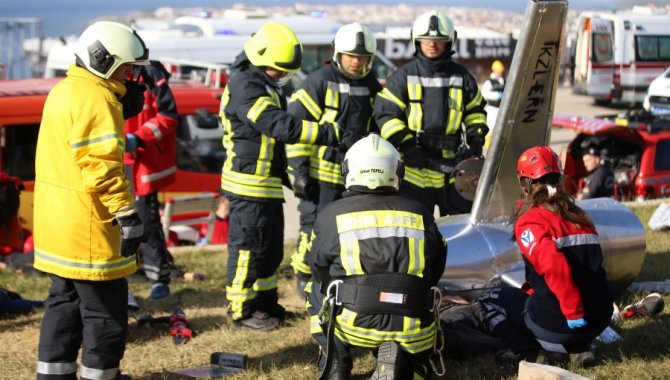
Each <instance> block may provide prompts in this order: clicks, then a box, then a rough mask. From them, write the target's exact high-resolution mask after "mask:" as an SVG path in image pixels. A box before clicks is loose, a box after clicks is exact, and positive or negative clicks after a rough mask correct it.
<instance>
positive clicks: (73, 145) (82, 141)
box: [70, 133, 125, 149]
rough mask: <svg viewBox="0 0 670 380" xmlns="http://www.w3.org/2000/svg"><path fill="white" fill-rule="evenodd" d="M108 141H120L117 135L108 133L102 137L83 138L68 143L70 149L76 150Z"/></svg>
mask: <svg viewBox="0 0 670 380" xmlns="http://www.w3.org/2000/svg"><path fill="white" fill-rule="evenodd" d="M108 140H118V141H122V140H121V139H120V138H119V135H117V134H116V133H110V134H107V135H102V136H92V137H83V138H81V139H79V140H77V141H75V142H71V143H70V148H72V149H78V148H81V147H84V146H87V145H91V144H96V143H100V142H103V141H108ZM122 145H123V146H125V143H124V144H122Z"/></svg>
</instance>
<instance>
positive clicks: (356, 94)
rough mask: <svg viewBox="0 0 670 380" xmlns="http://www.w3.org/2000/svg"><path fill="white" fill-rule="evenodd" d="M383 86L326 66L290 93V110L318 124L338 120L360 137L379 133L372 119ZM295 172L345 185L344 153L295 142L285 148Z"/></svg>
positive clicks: (290, 166) (296, 115)
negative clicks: (343, 176) (376, 98)
mask: <svg viewBox="0 0 670 380" xmlns="http://www.w3.org/2000/svg"><path fill="white" fill-rule="evenodd" d="M381 90H382V85H381V84H380V83H379V81H378V80H377V78H375V76H374V75H372V74H370V75H366V76H365V77H363V78H361V79H350V78H347V77H345V76H344V75H343V74H342V73H341V72H340V71H339V70H338V69H337V68H336V67H334V66H332V65H331V66H327V67H323V68H321V69H319V70H317V71H315V72H313V73H311V74H310V75H308V76H307V78H305V81H304V82H303V83H302V86H301V87H300V88H299V89H298V90H297V91H296V92H294V93H293V95H291V100H290V101H289V105H288V112H289V113H290V114H292V115H293V116H295V117H297V118H299V119H304V120H311V121H316V122H319V123H326V122H333V121H334V122H337V124H338V125H340V126H341V127H342V128H344V129H346V130H349V131H352V132H354V133H355V134H356V135H358V136H360V137H364V136H367V135H368V134H369V133H370V132H375V133H379V131H378V128H377V125H376V124H375V122H374V118H373V107H374V99H375V95H377V93H378V92H379V91H381ZM286 153H287V156H288V163H289V170H290V172H291V173H292V174H294V175H296V176H298V175H304V176H306V175H310V176H311V177H312V178H315V179H317V180H318V181H320V182H322V183H325V184H328V185H331V186H341V187H342V188H344V179H343V178H342V175H341V174H340V165H341V164H342V160H343V159H344V154H342V153H338V152H337V151H336V149H335V148H332V147H328V146H315V145H307V144H295V145H289V146H287V147H286Z"/></svg>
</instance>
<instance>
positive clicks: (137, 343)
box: [0, 206, 670, 380]
mask: <svg viewBox="0 0 670 380" xmlns="http://www.w3.org/2000/svg"><path fill="white" fill-rule="evenodd" d="M654 209H655V206H642V207H635V212H636V213H637V214H638V216H639V217H640V219H641V220H642V222H643V223H644V225H645V226H646V222H647V221H648V219H649V217H650V216H651V213H652V212H653V210H654ZM646 233H647V256H646V259H645V263H644V266H643V268H642V272H641V273H640V276H639V278H638V280H640V281H642V280H664V279H667V278H670V232H650V231H647V232H646ZM292 249H293V246H292V245H291V244H287V246H286V247H285V252H286V256H287V257H288V256H289V255H290V252H292ZM175 258H176V261H177V263H178V265H180V266H182V267H184V268H186V269H187V270H189V271H198V272H203V273H205V274H206V279H205V280H204V281H197V282H185V281H173V284H172V285H171V288H172V291H173V295H172V296H171V297H169V298H168V299H165V300H161V301H153V302H151V301H146V300H145V298H146V297H147V296H148V293H149V284H148V283H147V282H144V281H141V280H140V281H131V282H130V287H131V289H132V291H133V293H134V294H135V296H136V297H137V298H138V301H139V302H140V307H141V310H140V311H139V312H131V319H130V336H129V341H128V345H127V349H126V354H125V358H124V359H123V362H122V369H123V371H124V373H127V374H129V375H131V376H132V377H133V378H134V379H145V380H150V379H151V380H153V379H167V378H169V377H168V373H169V372H170V371H173V370H178V369H183V368H189V367H200V366H205V365H207V364H208V363H209V356H210V354H211V353H212V352H215V351H225V352H232V353H239V354H246V355H248V356H249V360H248V366H247V369H246V370H245V371H244V372H243V373H240V374H237V375H226V379H291V380H300V379H315V378H317V375H318V371H317V368H316V366H315V365H314V362H315V360H316V357H317V346H316V344H315V343H314V342H313V341H312V340H311V337H310V335H309V326H308V319H307V314H306V313H305V311H304V307H303V305H302V303H301V302H300V301H299V298H298V297H297V296H296V295H295V289H294V287H293V278H292V275H293V274H292V271H291V270H290V268H289V267H288V264H287V260H284V264H282V266H281V268H280V271H279V273H280V302H281V303H282V304H283V305H284V306H285V307H286V308H287V310H288V311H289V312H290V313H291V317H290V318H289V320H288V322H287V324H286V326H284V327H282V328H281V329H279V330H277V331H273V332H269V333H257V332H249V331H239V330H233V329H231V323H230V320H229V318H228V317H227V316H226V308H225V295H224V290H225V263H226V252H225V249H218V250H217V249H212V248H207V249H201V248H192V249H183V248H181V249H179V252H175ZM0 285H1V286H3V287H6V288H9V289H12V290H14V291H17V292H19V293H21V294H22V295H23V296H24V297H25V298H31V299H43V298H45V297H46V296H47V290H48V286H49V280H48V279H47V278H46V277H34V276H25V275H22V274H20V273H12V272H9V271H7V270H5V271H0ZM642 296H643V295H641V294H624V295H622V296H620V298H618V300H617V301H618V304H619V305H620V306H623V305H626V304H628V303H629V302H630V301H631V300H637V299H640V298H642ZM176 307H181V308H183V309H184V311H185V312H186V315H187V317H188V319H189V322H190V324H191V327H192V328H193V329H194V330H195V331H196V332H197V335H196V336H195V337H194V338H193V339H192V340H191V341H190V342H188V344H185V345H175V344H173V342H172V338H171V336H170V335H169V334H168V333H167V327H166V325H154V326H146V325H145V326H137V323H136V318H137V317H138V316H139V315H140V314H142V313H150V314H152V315H154V316H163V315H167V314H170V312H171V311H172V310H173V309H174V308H176ZM41 318H42V313H41V312H35V313H33V314H30V315H26V316H21V317H18V318H10V319H8V318H6V317H2V318H0V342H2V345H3V347H2V349H0V363H2V366H1V368H2V369H1V370H0V379H8V380H9V379H34V378H35V374H34V373H35V372H34V368H35V363H36V360H37V342H38V337H39V325H40V321H41ZM616 330H617V331H618V332H619V333H620V334H621V335H622V336H623V338H624V341H623V342H618V343H614V344H611V345H600V346H599V350H600V355H599V359H600V364H599V365H598V366H596V367H593V368H588V369H581V368H573V367H569V366H568V367H566V368H567V369H569V370H572V371H574V372H576V373H578V374H580V375H583V376H586V377H589V378H592V379H632V378H635V379H668V378H670V344H668V340H669V339H670V312H668V310H666V311H664V312H663V313H662V314H661V315H659V316H657V317H655V318H653V319H652V318H646V319H637V320H626V321H624V322H623V323H622V324H620V325H618V326H617V327H616ZM356 354H357V355H356V360H355V362H354V379H366V378H368V377H369V376H370V375H371V373H372V371H373V369H374V360H373V357H372V355H371V354H370V353H369V352H366V351H357V352H356ZM446 364H447V373H446V375H445V376H443V377H441V378H442V379H512V378H515V377H516V376H515V374H513V373H504V372H501V370H500V369H498V367H497V366H496V364H495V362H494V360H493V357H492V355H481V356H478V357H476V358H471V359H468V360H466V361H455V360H451V359H450V358H447V362H446Z"/></svg>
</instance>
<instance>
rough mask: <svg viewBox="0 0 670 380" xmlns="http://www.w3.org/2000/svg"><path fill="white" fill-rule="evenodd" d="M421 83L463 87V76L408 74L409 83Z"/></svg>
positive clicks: (433, 85) (428, 85)
mask: <svg viewBox="0 0 670 380" xmlns="http://www.w3.org/2000/svg"><path fill="white" fill-rule="evenodd" d="M410 82H411V83H420V84H421V86H423V87H437V88H446V87H463V78H461V77H420V76H418V75H408V76H407V83H410Z"/></svg>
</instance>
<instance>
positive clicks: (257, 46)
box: [244, 22, 302, 73]
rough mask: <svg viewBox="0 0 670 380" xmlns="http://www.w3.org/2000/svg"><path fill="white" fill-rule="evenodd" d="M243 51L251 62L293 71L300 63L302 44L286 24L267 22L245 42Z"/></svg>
mask: <svg viewBox="0 0 670 380" xmlns="http://www.w3.org/2000/svg"><path fill="white" fill-rule="evenodd" d="M244 52H245V53H246V55H247V58H249V61H250V62H251V64H253V65H254V66H257V67H272V68H273V69H276V70H279V71H283V72H286V73H293V72H296V71H298V70H299V69H300V65H301V64H302V45H300V41H298V37H296V35H295V33H293V31H292V30H291V28H289V27H288V26H286V25H284V24H282V23H279V22H267V23H265V24H263V26H261V28H260V29H259V30H258V32H256V33H255V34H254V35H253V36H251V38H250V39H248V40H247V42H245V43H244Z"/></svg>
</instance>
